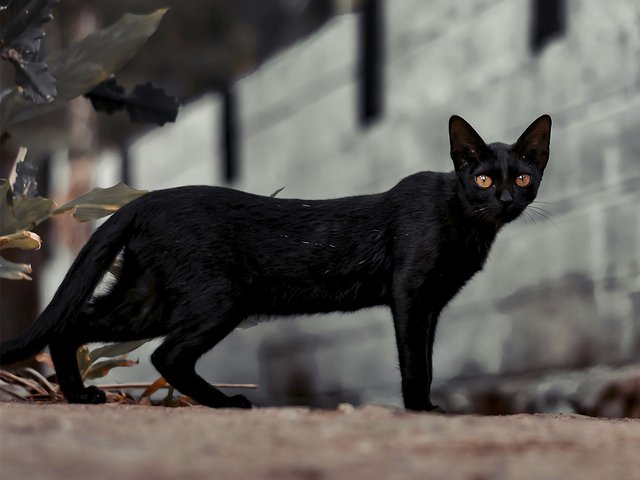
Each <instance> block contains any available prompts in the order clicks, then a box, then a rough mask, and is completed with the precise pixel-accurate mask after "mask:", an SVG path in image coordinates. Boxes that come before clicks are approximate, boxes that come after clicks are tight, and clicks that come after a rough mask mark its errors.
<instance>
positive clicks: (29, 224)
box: [0, 180, 55, 235]
mask: <svg viewBox="0 0 640 480" xmlns="http://www.w3.org/2000/svg"><path fill="white" fill-rule="evenodd" d="M54 207H55V202H54V201H53V200H49V199H47V198H43V197H25V196H18V197H14V196H13V194H12V192H11V186H10V185H9V182H8V181H7V180H4V181H3V182H2V183H1V184H0V235H10V234H12V233H16V232H19V231H21V230H29V229H31V228H33V227H35V226H36V225H37V224H38V223H40V222H42V221H43V220H46V219H47V218H49V217H50V216H51V213H52V212H53V209H54Z"/></svg>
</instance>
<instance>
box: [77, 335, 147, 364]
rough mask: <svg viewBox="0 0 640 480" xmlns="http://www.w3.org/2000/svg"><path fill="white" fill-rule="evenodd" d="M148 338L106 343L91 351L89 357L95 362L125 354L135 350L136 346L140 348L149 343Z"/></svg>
mask: <svg viewBox="0 0 640 480" xmlns="http://www.w3.org/2000/svg"><path fill="white" fill-rule="evenodd" d="M147 341H148V340H138V341H135V342H121V343H112V344H110V345H105V346H104V347H98V348H96V349H94V350H92V351H91V353H89V359H90V361H91V363H93V362H95V361H96V360H98V359H99V358H103V357H106V358H112V357H118V356H121V355H125V354H127V353H130V352H132V351H134V350H135V349H136V348H140V347H141V346H142V345H144V344H145V343H147Z"/></svg>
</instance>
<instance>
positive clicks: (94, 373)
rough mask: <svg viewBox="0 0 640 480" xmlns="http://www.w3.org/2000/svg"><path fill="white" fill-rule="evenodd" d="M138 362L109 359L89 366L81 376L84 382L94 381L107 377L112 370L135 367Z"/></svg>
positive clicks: (125, 359) (124, 359)
mask: <svg viewBox="0 0 640 480" xmlns="http://www.w3.org/2000/svg"><path fill="white" fill-rule="evenodd" d="M137 364H138V360H129V359H128V358H126V357H116V358H110V359H109V360H103V361H101V362H96V363H94V364H93V365H91V366H90V367H89V368H88V369H87V370H86V371H85V372H84V373H83V375H82V378H83V379H84V380H94V379H96V378H102V377H105V376H107V375H108V373H109V372H110V371H111V369H112V368H116V367H131V366H133V365H137Z"/></svg>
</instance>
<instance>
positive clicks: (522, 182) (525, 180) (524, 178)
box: [516, 173, 531, 187]
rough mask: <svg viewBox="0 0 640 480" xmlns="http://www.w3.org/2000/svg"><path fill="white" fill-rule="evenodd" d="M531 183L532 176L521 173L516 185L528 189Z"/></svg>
mask: <svg viewBox="0 0 640 480" xmlns="http://www.w3.org/2000/svg"><path fill="white" fill-rule="evenodd" d="M530 183H531V175H528V174H526V173H521V174H520V175H518V176H517V177H516V185H517V186H519V187H526V186H527V185H529V184H530Z"/></svg>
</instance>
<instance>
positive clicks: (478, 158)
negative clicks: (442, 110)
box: [449, 115, 551, 226]
mask: <svg viewBox="0 0 640 480" xmlns="http://www.w3.org/2000/svg"><path fill="white" fill-rule="evenodd" d="M449 139H450V142H451V159H452V160H453V164H454V166H455V171H456V174H457V176H458V179H459V181H460V185H461V191H460V193H461V195H460V196H461V199H462V201H463V202H464V203H465V206H466V207H467V209H468V211H469V212H470V213H471V214H472V215H473V216H474V217H476V218H478V219H479V220H482V221H486V222H488V223H493V224H495V225H497V226H501V225H503V224H505V223H507V222H510V221H511V220H513V219H515V218H516V217H517V216H518V215H520V214H521V213H522V212H523V211H524V209H525V208H526V207H527V205H529V204H530V203H531V202H533V200H534V199H535V198H536V194H537V193H538V187H539V186H540V182H541V180H542V174H543V172H544V169H545V167H546V166H547V162H548V160H549V140H550V139H551V117H550V116H549V115H542V116H541V117H539V118H538V119H536V120H535V121H534V122H533V123H532V124H531V125H529V127H527V129H526V130H525V131H524V132H523V133H522V135H520V138H518V141H517V142H516V143H514V144H512V145H506V144H504V143H490V144H486V143H485V142H484V140H482V138H481V137H480V135H478V133H477V132H476V131H475V130H474V129H473V127H472V126H471V125H469V123H467V122H466V121H465V120H464V119H463V118H461V117H458V116H457V115H454V116H452V117H451V118H450V119H449Z"/></svg>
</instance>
